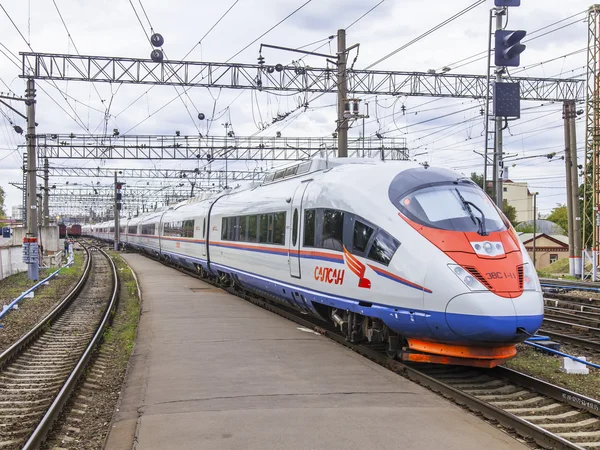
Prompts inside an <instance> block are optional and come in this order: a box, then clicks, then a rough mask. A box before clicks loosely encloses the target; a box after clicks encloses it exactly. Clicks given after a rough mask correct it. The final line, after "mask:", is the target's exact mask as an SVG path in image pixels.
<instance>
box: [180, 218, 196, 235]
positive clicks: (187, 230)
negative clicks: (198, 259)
mask: <svg viewBox="0 0 600 450" xmlns="http://www.w3.org/2000/svg"><path fill="white" fill-rule="evenodd" d="M182 235H183V237H186V238H193V237H194V221H193V220H184V221H183V233H182Z"/></svg>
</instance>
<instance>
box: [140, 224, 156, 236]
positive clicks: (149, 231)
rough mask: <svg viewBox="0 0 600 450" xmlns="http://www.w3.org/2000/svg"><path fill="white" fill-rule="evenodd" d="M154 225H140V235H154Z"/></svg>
mask: <svg viewBox="0 0 600 450" xmlns="http://www.w3.org/2000/svg"><path fill="white" fill-rule="evenodd" d="M155 225H156V224H155V223H150V224H145V225H142V234H145V235H153V234H154V233H155V230H156V229H155Z"/></svg>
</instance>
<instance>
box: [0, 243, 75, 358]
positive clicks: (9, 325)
mask: <svg viewBox="0 0 600 450" xmlns="http://www.w3.org/2000/svg"><path fill="white" fill-rule="evenodd" d="M84 260H85V257H84V255H83V252H80V251H76V252H75V261H74V263H73V265H71V267H68V268H65V269H63V270H61V271H60V272H59V273H58V274H57V275H56V276H55V277H54V278H53V279H52V280H50V282H49V283H48V284H47V285H45V286H40V287H39V288H38V289H36V290H35V294H34V297H33V298H24V299H23V300H21V301H20V302H19V304H18V309H16V310H15V309H13V310H11V311H10V312H9V313H8V314H6V315H5V316H4V317H3V318H2V328H1V329H0V352H1V351H3V350H5V349H6V348H8V347H9V346H10V345H11V344H12V343H13V342H15V341H16V340H17V339H18V338H19V337H21V336H22V335H23V334H25V333H26V332H27V331H29V329H30V328H31V327H33V326H34V325H35V324H37V323H38V322H39V321H40V320H41V319H42V318H43V317H44V316H45V315H46V314H47V313H48V312H50V310H51V308H52V307H53V306H54V305H56V304H57V303H58V302H59V301H61V300H62V299H63V298H64V297H65V296H66V295H67V294H68V293H69V291H70V290H71V289H72V288H73V287H74V286H75V285H76V284H77V282H78V281H79V278H80V277H81V274H82V272H83V266H84ZM55 270H56V268H51V269H41V270H40V280H42V279H44V278H45V277H47V276H48V275H50V274H51V273H52V272H54V271H55ZM36 283H38V282H37V281H30V280H28V279H27V272H21V273H18V274H15V275H11V276H10V277H7V278H5V279H4V280H0V303H1V304H2V305H7V304H9V303H10V302H11V301H13V300H14V299H15V298H17V297H18V296H19V295H21V294H22V293H23V292H25V291H26V290H27V289H29V288H30V287H32V286H33V285H34V284H36Z"/></svg>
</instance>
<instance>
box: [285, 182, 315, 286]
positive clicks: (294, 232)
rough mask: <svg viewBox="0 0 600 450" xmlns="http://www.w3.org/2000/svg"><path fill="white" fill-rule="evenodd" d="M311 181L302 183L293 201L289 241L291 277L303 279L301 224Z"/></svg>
mask: <svg viewBox="0 0 600 450" xmlns="http://www.w3.org/2000/svg"><path fill="white" fill-rule="evenodd" d="M310 181H311V180H306V181H303V182H302V183H300V185H299V186H298V187H297V188H296V191H295V192H294V197H293V198H292V201H291V209H290V217H291V222H290V223H291V227H290V228H291V233H290V240H289V244H288V245H289V252H288V254H289V256H288V264H289V265H290V275H291V276H293V277H295V278H301V275H300V241H301V240H302V239H301V238H300V236H301V233H300V232H301V228H302V227H301V223H302V220H301V219H302V200H303V198H304V192H305V191H306V188H307V187H308V183H310Z"/></svg>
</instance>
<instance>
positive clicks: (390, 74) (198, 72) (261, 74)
mask: <svg viewBox="0 0 600 450" xmlns="http://www.w3.org/2000/svg"><path fill="white" fill-rule="evenodd" d="M20 55H21V57H22V63H23V64H22V73H21V77H22V78H35V79H38V80H62V81H93V82H107V83H129V84H147V85H156V84H157V85H165V86H184V87H209V88H210V87H214V88H228V89H257V90H264V91H292V92H309V93H310V92H336V90H337V68H314V67H298V66H283V65H281V64H275V65H267V64H236V63H215V62H198V61H162V62H154V61H152V60H149V59H139V58H118V57H108V56H84V55H67V54H55V53H33V52H22V53H20ZM511 81H518V82H519V83H520V84H521V98H522V99H523V100H536V101H556V102H558V101H564V100H583V99H584V96H585V81H584V80H578V79H573V78H567V79H558V78H531V77H512V78H511ZM347 82H348V93H349V94H376V95H407V96H428V97H452V98H482V99H485V98H486V95H487V77H486V76H485V75H466V74H451V73H429V72H406V71H383V70H355V69H348V70H347Z"/></svg>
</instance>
